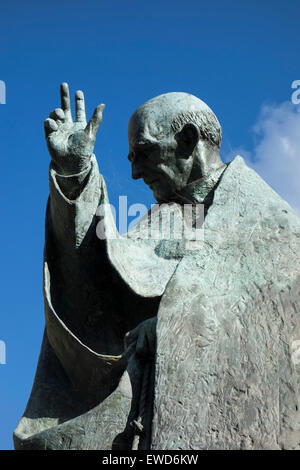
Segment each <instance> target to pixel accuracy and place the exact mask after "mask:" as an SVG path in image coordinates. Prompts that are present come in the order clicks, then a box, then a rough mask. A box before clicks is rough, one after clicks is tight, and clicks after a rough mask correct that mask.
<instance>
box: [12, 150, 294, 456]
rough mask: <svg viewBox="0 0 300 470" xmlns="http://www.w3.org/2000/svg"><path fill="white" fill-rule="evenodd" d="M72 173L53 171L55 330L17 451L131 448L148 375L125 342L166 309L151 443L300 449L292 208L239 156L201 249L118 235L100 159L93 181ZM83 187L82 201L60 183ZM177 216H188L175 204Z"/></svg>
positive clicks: (50, 248)
mask: <svg viewBox="0 0 300 470" xmlns="http://www.w3.org/2000/svg"><path fill="white" fill-rule="evenodd" d="M66 178H68V177H62V176H60V175H57V174H56V173H55V171H54V170H53V169H50V198H49V203H48V208H47V216H46V242H45V255H44V297H45V319H46V328H45V333H44V339H43V343H42V347H41V352H40V357H39V362H38V366H37V372H36V376H35V381H34V384H33V389H32V392H31V396H30V398H29V402H28V404H27V408H26V410H25V412H24V415H23V417H22V419H21V421H20V423H19V425H18V427H17V429H16V430H15V433H14V442H15V447H16V448H19V449H111V448H112V447H113V446H114V443H115V442H116V440H117V441H118V439H119V440H120V436H121V437H122V439H123V441H122V439H121V441H120V442H123V443H124V447H126V446H129V447H130V445H131V440H132V435H130V432H129V431H128V429H129V426H128V423H130V421H131V420H132V418H134V416H135V414H136V408H137V403H136V395H137V394H136V391H135V390H136V387H137V384H138V383H139V382H140V380H141V373H142V372H141V368H140V367H139V364H138V362H137V359H136V358H135V357H134V355H133V356H132V358H131V359H130V360H128V357H126V355H124V353H123V351H124V345H123V338H124V334H125V333H126V332H127V331H129V330H131V329H132V328H134V327H136V326H137V325H138V324H139V323H141V322H142V321H144V320H146V319H148V318H151V317H153V316H155V315H157V319H158V321H157V351H156V356H155V371H154V381H153V384H152V386H151V387H149V395H148V400H149V401H151V403H152V404H153V409H152V411H151V422H152V427H151V438H150V440H149V443H148V447H149V448H151V449H261V448H262V449H282V448H288V449H294V448H296V449H298V448H300V416H299V392H300V390H299V387H300V383H299V377H300V375H299V370H300V365H298V362H297V361H296V360H295V351H294V348H295V344H297V341H298V340H300V283H299V253H300V250H299V244H300V220H299V218H298V217H297V216H296V215H295V214H294V212H293V210H292V209H291V207H290V206H289V205H288V204H287V203H286V202H285V201H283V200H282V199H281V198H280V196H278V195H277V194H276V193H275V192H274V191H273V190H272V189H271V188H270V187H269V186H268V185H267V184H266V183H265V182H264V181H263V180H262V179H261V178H260V177H259V176H258V175H257V174H256V173H255V172H254V171H253V170H251V169H250V168H248V167H247V166H246V164H245V162H244V160H243V159H242V158H241V157H239V156H238V157H236V158H235V159H234V160H233V161H232V162H231V163H230V164H229V165H228V166H227V168H226V169H225V171H224V172H223V174H222V176H221V178H220V181H219V183H218V185H217V187H216V189H215V191H214V197H213V203H212V205H211V206H210V207H209V209H208V211H207V215H206V217H205V221H204V224H203V231H204V242H203V243H202V244H201V245H200V246H199V248H198V249H196V250H195V249H193V250H191V249H187V248H186V246H187V245H186V244H185V242H184V240H181V241H180V242H178V241H176V240H172V239H170V240H168V239H163V240H158V239H155V238H144V237H142V236H140V235H139V232H138V231H137V229H133V230H132V231H131V232H129V234H127V236H124V237H121V236H120V235H119V234H118V233H117V232H116V229H115V226H114V222H113V219H112V216H111V213H110V210H109V206H108V205H107V203H108V197H107V192H106V188H105V183H104V180H103V178H102V176H101V175H100V176H99V173H98V167H97V163H96V160H95V158H93V160H92V168H91V170H90V171H89V172H88V174H84V175H75V176H72V177H69V178H70V180H69V181H66ZM72 178H73V180H72ZM74 182H75V183H76V184H75V183H74ZM73 183H74V184H75V186H77V193H76V194H73V196H74V197H73V199H72V198H70V194H69V197H67V196H66V194H65V192H64V189H63V188H64V187H71V186H72V184H73ZM101 204H102V207H104V208H105V209H104V211H102V212H101V215H99V214H98V213H97V208H98V207H99V205H101ZM103 204H104V205H103ZM168 210H172V211H175V213H176V217H178V219H180V217H181V208H180V206H179V205H178V204H176V203H173V204H169V205H168V206H167V207H166V208H164V211H166V212H168ZM99 223H100V224H101V225H100V226H99ZM142 223H143V222H142ZM99 227H100V229H99ZM98 229H99V230H98ZM97 230H98V235H99V233H100V232H101V236H102V238H103V239H100V238H99V236H97ZM105 234H107V236H106V237H105V236H104V235H105ZM108 234H109V235H108ZM112 234H113V236H112ZM150 388H153V391H154V393H152V391H151V390H150Z"/></svg>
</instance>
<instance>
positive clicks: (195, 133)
mask: <svg viewBox="0 0 300 470" xmlns="http://www.w3.org/2000/svg"><path fill="white" fill-rule="evenodd" d="M199 137H200V134H199V130H198V129H197V127H196V126H195V125H194V124H192V123H189V124H185V125H184V126H183V128H182V129H181V131H180V132H178V133H177V134H176V135H175V139H176V140H177V143H178V151H179V153H180V154H181V155H182V156H184V157H186V158H188V157H189V156H190V155H191V154H192V153H193V151H194V149H195V147H196V145H197V143H198V141H199Z"/></svg>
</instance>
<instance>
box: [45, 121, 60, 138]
mask: <svg viewBox="0 0 300 470" xmlns="http://www.w3.org/2000/svg"><path fill="white" fill-rule="evenodd" d="M44 129H45V135H46V138H47V137H48V136H49V135H50V134H51V133H52V132H55V131H57V129H58V125H57V123H56V122H55V121H54V119H50V118H48V119H45V121H44Z"/></svg>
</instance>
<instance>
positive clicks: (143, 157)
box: [128, 119, 193, 202]
mask: <svg viewBox="0 0 300 470" xmlns="http://www.w3.org/2000/svg"><path fill="white" fill-rule="evenodd" d="M128 137H129V155H128V159H129V160H130V162H131V168H132V178H133V179H138V178H143V180H144V181H145V183H146V184H147V186H149V188H150V189H151V190H152V191H153V195H154V197H155V199H156V200H157V201H158V202H169V201H171V200H172V195H173V196H174V193H178V192H179V191H180V190H181V189H182V188H183V187H184V186H185V185H186V184H187V181H188V178H189V175H190V172H191V168H192V165H193V158H192V156H190V157H189V158H187V157H186V156H182V155H181V152H180V145H179V143H178V140H176V138H175V135H174V134H173V133H172V131H170V130H168V129H166V126H165V124H164V123H162V122H160V121H159V120H153V121H152V120H147V119H133V120H131V121H130V124H129V132H128Z"/></svg>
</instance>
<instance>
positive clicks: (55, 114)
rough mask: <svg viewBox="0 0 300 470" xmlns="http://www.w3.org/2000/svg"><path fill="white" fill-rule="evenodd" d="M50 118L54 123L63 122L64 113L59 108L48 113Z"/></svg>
mask: <svg viewBox="0 0 300 470" xmlns="http://www.w3.org/2000/svg"><path fill="white" fill-rule="evenodd" d="M50 118H52V119H54V120H55V121H61V122H63V121H64V120H65V113H64V112H63V110H62V109H61V108H56V109H55V110H54V111H52V113H50Z"/></svg>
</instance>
